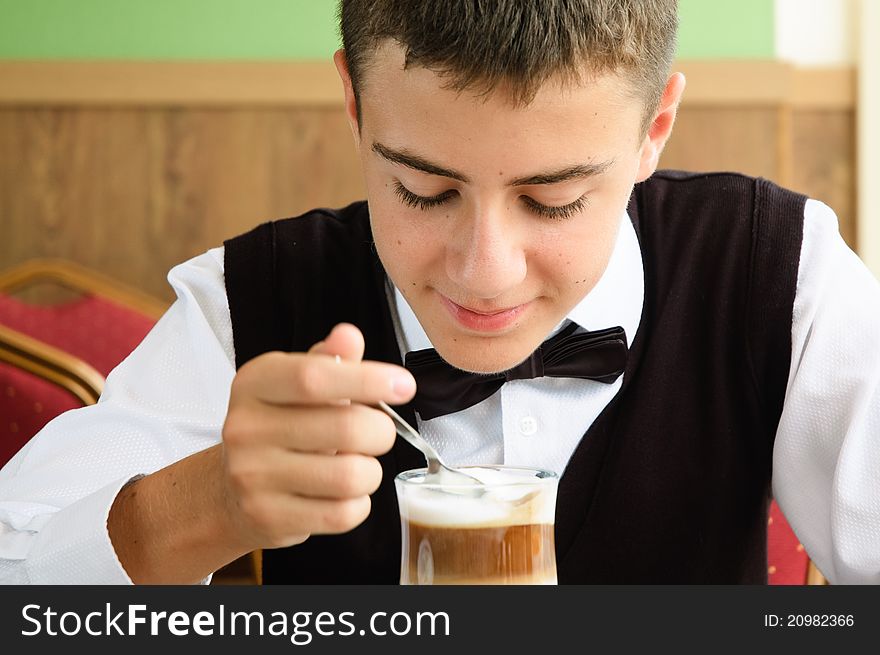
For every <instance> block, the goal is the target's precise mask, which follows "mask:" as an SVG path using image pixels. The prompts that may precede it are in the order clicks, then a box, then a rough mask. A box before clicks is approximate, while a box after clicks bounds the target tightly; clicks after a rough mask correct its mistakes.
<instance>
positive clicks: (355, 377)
mask: <svg viewBox="0 0 880 655" xmlns="http://www.w3.org/2000/svg"><path fill="white" fill-rule="evenodd" d="M415 389H416V382H415V379H414V378H413V376H412V374H411V373H410V372H409V371H407V370H406V369H405V368H403V367H402V366H396V365H394V364H386V363H384V362H372V361H366V362H354V361H337V360H336V358H335V357H331V356H329V355H320V354H312V355H307V354H303V353H281V352H273V353H267V354H264V355H260V356H259V357H256V358H254V359H252V360H251V361H249V362H248V363H247V364H245V365H244V366H242V367H241V368H240V369H239V371H238V373H237V374H236V376H235V379H234V380H233V401H237V400H239V398H242V399H247V398H256V399H257V400H260V401H262V402H265V403H272V404H278V405H296V404H303V405H315V404H327V403H333V402H336V401H338V400H344V399H350V400H352V401H353V402H360V403H364V404H367V405H375V404H377V403H378V402H379V401H380V400H384V401H386V402H388V403H391V404H402V403H405V402H408V401H409V400H410V399H411V398H412V397H413V395H415Z"/></svg>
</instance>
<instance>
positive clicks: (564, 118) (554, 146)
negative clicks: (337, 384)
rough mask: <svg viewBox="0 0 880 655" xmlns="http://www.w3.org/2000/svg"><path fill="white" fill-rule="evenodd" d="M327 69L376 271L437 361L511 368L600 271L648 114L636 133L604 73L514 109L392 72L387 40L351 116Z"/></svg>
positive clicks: (426, 78) (545, 91) (640, 168)
mask: <svg viewBox="0 0 880 655" xmlns="http://www.w3.org/2000/svg"><path fill="white" fill-rule="evenodd" d="M337 65H338V67H339V68H340V73H341V74H342V77H343V81H344V82H345V86H346V107H347V110H348V113H349V118H350V121H351V123H352V129H353V130H354V133H355V140H356V142H357V144H358V149H359V153H360V157H361V161H362V164H363V170H364V175H365V181H366V187H367V196H368V200H369V206H370V215H371V221H372V229H373V236H374V238H375V242H376V248H377V250H378V253H379V256H380V258H381V260H382V263H383V264H384V266H385V269H386V271H387V272H388V275H389V276H390V277H391V280H392V281H393V282H394V284H395V285H396V286H397V288H398V289H400V291H401V293H402V294H403V295H404V297H405V298H406V299H407V301H408V302H409V304H410V306H411V307H412V309H413V311H414V312H415V314H416V316H417V317H418V319H419V321H420V322H421V324H422V326H423V327H424V329H425V331H426V333H427V335H428V337H429V338H430V339H431V342H432V343H433V344H434V346H435V347H436V349H437V351H438V352H439V353H440V355H441V356H442V357H443V358H444V359H446V360H447V361H448V362H450V363H451V364H453V365H454V366H457V367H459V368H462V369H465V370H470V371H477V372H492V371H500V370H504V369H507V368H510V367H512V366H515V365H516V364H518V363H519V362H521V361H522V360H523V359H525V358H526V357H528V356H529V354H530V353H531V352H532V351H533V350H534V349H535V348H536V347H537V346H538V345H539V344H540V343H541V341H542V340H543V339H544V338H545V337H546V336H547V335H548V333H549V332H550V331H551V330H552V329H553V327H554V326H555V325H556V324H557V323H558V322H559V321H561V320H562V319H563V318H564V317H565V315H566V314H567V313H568V312H569V310H571V309H572V308H573V307H574V306H575V305H576V304H577V303H578V302H579V301H580V300H581V299H583V297H584V296H585V295H586V294H587V293H588V292H589V291H590V290H591V289H592V288H593V286H594V285H595V284H596V282H597V281H598V280H599V278H600V277H601V275H602V273H603V271H604V270H605V267H606V265H607V264H608V260H609V257H610V255H611V252H612V250H613V248H614V243H615V240H616V237H617V233H618V227H619V225H620V221H621V216H622V214H623V212H624V210H625V208H626V204H627V201H628V199H629V195H630V192H631V190H632V187H633V184H634V183H635V182H637V181H639V180H642V179H644V178H645V177H647V176H648V175H650V174H651V173H652V172H653V170H654V168H655V167H656V159H657V156H658V155H659V149H660V148H662V142H658V141H657V138H656V137H657V136H658V128H657V126H656V124H655V126H652V128H651V130H649V134H648V136H647V137H645V138H644V139H642V138H641V134H640V132H641V130H640V126H641V120H642V113H643V104H642V102H640V101H639V100H637V99H635V98H633V97H632V94H631V93H627V87H626V86H624V82H623V81H622V80H621V79H620V78H618V77H617V76H610V75H609V76H604V77H600V78H598V79H594V80H592V81H591V82H590V83H589V84H587V85H584V86H575V85H570V86H569V87H567V88H563V87H562V86H561V85H558V84H556V83H553V82H551V83H548V84H546V85H545V86H544V87H543V88H542V89H541V90H540V91H539V93H538V95H537V96H536V98H535V99H534V101H533V102H532V103H530V104H529V105H528V106H525V107H520V108H514V107H513V106H512V105H511V103H510V102H509V100H508V98H507V96H506V95H505V94H504V92H503V91H497V92H494V93H492V94H491V95H489V96H486V97H476V96H474V95H473V94H472V93H470V92H467V91H466V92H463V93H458V92H456V91H452V90H444V89H443V86H444V79H443V78H441V77H439V76H438V75H436V74H435V73H432V72H431V71H429V70H426V69H424V68H418V67H416V68H411V69H409V70H404V68H403V50H402V49H401V48H400V47H398V46H396V45H391V44H388V45H386V46H384V47H383V48H381V49H380V50H379V51H378V52H377V54H376V56H375V58H374V59H372V60H371V63H370V66H369V68H368V70H367V71H366V72H365V74H364V78H363V81H362V85H361V89H360V100H361V119H362V120H361V124H358V123H357V117H356V114H355V108H354V98H353V94H352V91H351V87H350V82H349V81H348V77H347V73H346V70H345V64H344V56H343V55H342V54H341V53H337ZM679 93H680V90H679ZM675 100H676V101H677V98H675ZM672 116H673V117H674V108H673V110H672ZM669 128H670V129H671V118H670V122H669ZM659 136H661V137H662V141H663V142H665V138H666V136H668V133H667V134H666V135H662V134H661V135H659Z"/></svg>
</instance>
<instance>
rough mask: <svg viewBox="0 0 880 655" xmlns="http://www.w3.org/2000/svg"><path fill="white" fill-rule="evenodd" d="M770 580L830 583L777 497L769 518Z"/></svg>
mask: <svg viewBox="0 0 880 655" xmlns="http://www.w3.org/2000/svg"><path fill="white" fill-rule="evenodd" d="M767 581H768V583H769V584H772V585H805V584H806V585H823V584H828V581H827V580H826V579H825V577H824V576H823V575H822V573H821V572H820V571H819V569H818V568H816V565H815V564H813V562H812V561H810V557H809V555H807V551H805V550H804V547H803V544H801V543H800V541H799V540H798V538H797V536H796V535H795V533H794V532H793V531H792V529H791V526H789V525H788V521H786V520H785V515H783V513H782V510H781V509H779V505H777V504H776V501H775V500H774V501H773V502H772V503H771V504H770V516H769V518H768V519H767Z"/></svg>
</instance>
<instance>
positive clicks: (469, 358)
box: [437, 342, 539, 374]
mask: <svg viewBox="0 0 880 655" xmlns="http://www.w3.org/2000/svg"><path fill="white" fill-rule="evenodd" d="M451 345H452V347H449V344H444V347H439V346H438V347H437V353H438V354H439V355H440V356H441V357H442V358H443V359H445V360H446V361H447V362H449V363H450V364H452V365H453V366H454V367H455V368H459V369H461V370H463V371H468V372H470V373H483V374H490V373H500V372H501V371H506V370H508V369H510V368H513V367H514V366H516V365H517V364H520V363H521V362H522V361H523V360H525V359H526V358H527V357H528V356H529V355H531V354H532V352H533V351H534V350H535V348H537V347H538V345H539V344H538V345H535V347H534V348H529V349H526V350H524V351H523V352H522V353H521V354H520V353H519V352H518V350H519V349H514V348H509V347H505V346H503V345H501V344H497V346H496V347H487V346H486V344H485V342H483V343H479V344H475V345H473V346H469V347H461V346H460V344H459V343H453V344H451Z"/></svg>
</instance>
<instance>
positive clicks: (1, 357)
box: [0, 325, 104, 405]
mask: <svg viewBox="0 0 880 655" xmlns="http://www.w3.org/2000/svg"><path fill="white" fill-rule="evenodd" d="M0 361H2V362H6V363H8V364H11V365H13V366H15V367H17V368H20V369H22V370H24V371H27V372H28V373H31V374H32V375H35V376H37V377H39V378H42V379H44V380H48V381H49V382H52V383H54V384H56V385H58V386H60V387H61V388H63V389H65V390H66V391H68V392H70V393H71V394H72V395H74V396H75V397H76V398H77V399H78V400H79V401H80V402H82V404H83V405H94V404H95V403H96V402H98V398H99V397H100V396H101V391H102V390H103V389H104V376H103V375H101V374H100V373H98V371H96V370H95V369H94V368H93V367H92V366H90V365H89V364H87V363H86V362H84V361H83V360H81V359H80V358H78V357H75V356H73V355H70V354H68V353H66V352H64V351H62V350H59V349H58V348H55V347H53V346H50V345H48V344H45V343H43V342H42V341H38V340H36V339H33V338H31V337H29V336H27V335H26V334H22V333H21V332H17V331H16V330H13V329H12V328H8V327H6V326H5V325H0Z"/></svg>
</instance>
